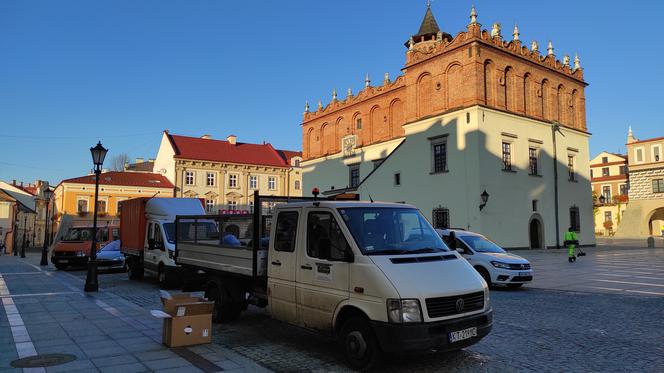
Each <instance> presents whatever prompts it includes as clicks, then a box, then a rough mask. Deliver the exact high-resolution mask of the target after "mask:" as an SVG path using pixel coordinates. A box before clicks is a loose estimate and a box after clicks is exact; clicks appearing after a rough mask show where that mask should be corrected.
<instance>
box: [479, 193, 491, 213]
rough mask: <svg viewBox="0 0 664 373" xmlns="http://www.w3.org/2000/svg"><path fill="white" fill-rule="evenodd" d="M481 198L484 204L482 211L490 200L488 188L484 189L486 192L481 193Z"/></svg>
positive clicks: (481, 206)
mask: <svg viewBox="0 0 664 373" xmlns="http://www.w3.org/2000/svg"><path fill="white" fill-rule="evenodd" d="M480 198H481V199H482V204H481V205H480V211H482V209H483V208H484V206H486V202H487V201H488V200H489V193H487V192H486V189H484V192H482V194H480Z"/></svg>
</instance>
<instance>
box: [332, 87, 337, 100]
mask: <svg viewBox="0 0 664 373" xmlns="http://www.w3.org/2000/svg"><path fill="white" fill-rule="evenodd" d="M332 101H337V89H336V88H335V89H333V90H332Z"/></svg>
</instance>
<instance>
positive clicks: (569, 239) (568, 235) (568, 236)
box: [565, 227, 579, 263]
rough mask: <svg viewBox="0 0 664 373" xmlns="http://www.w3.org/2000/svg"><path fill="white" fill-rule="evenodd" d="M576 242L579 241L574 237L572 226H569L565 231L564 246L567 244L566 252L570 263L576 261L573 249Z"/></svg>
mask: <svg viewBox="0 0 664 373" xmlns="http://www.w3.org/2000/svg"><path fill="white" fill-rule="evenodd" d="M578 244H579V241H578V240H577V238H576V232H574V230H573V229H572V227H569V229H568V230H567V232H565V246H567V254H568V259H569V262H570V263H572V262H575V261H576V256H575V255H574V249H575V248H576V245H578Z"/></svg>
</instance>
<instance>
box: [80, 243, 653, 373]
mask: <svg viewBox="0 0 664 373" xmlns="http://www.w3.org/2000/svg"><path fill="white" fill-rule="evenodd" d="M594 250H595V251H592V250H591V252H589V256H587V257H585V258H581V259H580V261H581V260H583V259H590V260H586V262H585V263H586V264H582V265H580V266H576V267H570V266H568V264H569V263H567V262H566V261H565V253H564V252H562V251H559V252H555V251H553V252H552V251H549V252H523V253H519V254H522V255H524V256H527V257H529V258H530V259H531V260H533V263H534V264H535V270H536V273H537V274H539V275H541V276H542V277H543V278H544V279H545V280H543V281H542V282H541V283H542V284H545V285H546V284H547V283H553V281H554V280H555V275H554V274H555V273H556V271H558V270H559V269H560V268H564V269H567V268H573V271H576V272H563V273H560V275H559V276H560V277H563V278H565V277H569V276H572V274H573V273H577V274H578V276H584V275H583V273H585V272H588V271H589V272H590V273H591V274H592V276H594V275H595V274H596V273H602V272H606V268H604V267H605V266H606V264H607V263H606V262H607V260H605V259H604V258H603V257H602V255H607V254H608V255H621V254H622V253H623V251H620V250H610V249H609V250H600V249H594ZM625 252H628V253H629V257H630V260H633V261H635V262H634V263H633V264H634V265H637V264H638V266H639V267H642V268H648V270H650V271H654V270H658V269H656V268H658V267H655V266H659V265H660V264H659V262H656V261H654V259H653V258H654V257H657V258H660V257H661V255H662V254H664V251H663V250H661V249H659V251H657V252H653V251H651V250H650V251H649V250H641V249H633V250H629V251H625ZM593 255H594V256H595V259H592V256H593ZM611 260H613V259H611ZM621 260H622V259H621ZM658 260H659V259H658ZM636 261H641V263H636ZM579 263H582V262H577V263H576V264H579ZM591 263H595V265H594V266H593V265H591ZM651 264H652V265H651ZM653 268H655V269H653ZM570 271H572V270H570ZM69 273H70V274H72V275H75V276H79V277H81V278H84V276H85V273H84V272H83V271H72V272H69ZM547 273H548V274H549V275H550V276H551V278H550V279H548V280H546V276H544V275H545V274H547ZM579 273H581V274H579ZM651 277H655V276H651ZM663 277H664V276H663ZM581 278H583V277H581ZM100 285H101V286H102V287H103V288H104V289H106V290H107V291H109V292H112V293H113V294H117V295H119V296H121V297H123V298H125V299H127V300H130V301H131V302H134V303H136V304H139V305H141V306H142V307H145V308H154V307H159V297H158V294H157V291H156V289H157V287H156V284H155V283H154V282H153V280H151V279H145V280H142V281H139V282H134V281H131V282H130V281H128V280H127V276H126V274H122V273H115V274H104V275H102V277H101V279H100ZM570 286H571V285H570ZM639 286H641V285H639ZM538 287H539V288H538ZM561 287H562V286H561ZM492 303H493V307H494V311H495V316H494V322H495V323H494V329H493V331H492V332H491V334H490V335H489V336H487V337H486V338H485V339H484V340H482V341H481V342H480V343H478V344H476V345H474V346H471V347H470V348H467V349H465V350H463V351H459V352H454V353H446V354H441V353H437V354H426V355H420V356H409V357H387V358H386V359H385V361H384V363H383V366H382V367H381V371H389V372H398V371H409V372H410V371H412V372H438V371H441V370H450V371H457V372H521V371H537V372H561V371H567V372H570V371H574V372H579V371H581V372H583V371H603V372H614V371H615V372H619V371H635V372H663V371H664V297H662V296H657V295H655V294H639V293H628V292H619V291H610V292H607V291H605V290H602V289H583V290H578V289H571V290H564V289H553V288H547V287H546V286H544V285H542V286H539V284H537V283H536V284H534V285H533V286H528V287H525V288H522V289H518V290H516V291H514V290H501V289H494V290H492ZM213 336H214V343H215V344H217V345H219V346H222V347H224V348H227V349H229V350H232V351H233V352H235V353H238V354H240V355H243V356H245V357H247V358H250V359H252V360H253V361H256V362H258V363H259V364H261V365H262V366H264V367H266V368H269V369H272V370H275V371H283V372H290V371H303V370H305V371H316V372H319V371H345V370H347V368H346V366H345V365H344V361H343V356H342V355H341V350H340V349H339V348H338V347H337V345H336V344H335V342H334V341H333V340H331V339H329V338H325V337H321V336H320V335H318V334H314V333H310V332H308V331H306V330H302V329H299V328H296V327H292V326H289V325H285V324H282V323H279V322H276V321H274V320H272V319H270V318H269V316H268V314H267V312H266V311H265V310H260V309H256V308H250V310H249V311H248V312H245V313H243V316H242V317H241V318H240V320H238V321H237V322H234V323H231V324H224V325H216V326H215V327H214V333H213Z"/></svg>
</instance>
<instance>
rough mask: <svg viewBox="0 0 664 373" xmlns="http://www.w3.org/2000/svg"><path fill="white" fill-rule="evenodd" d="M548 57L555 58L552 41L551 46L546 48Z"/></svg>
mask: <svg viewBox="0 0 664 373" xmlns="http://www.w3.org/2000/svg"><path fill="white" fill-rule="evenodd" d="M546 55H547V56H555V54H553V42H552V41H551V40H549V44H548V45H547V46H546Z"/></svg>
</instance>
